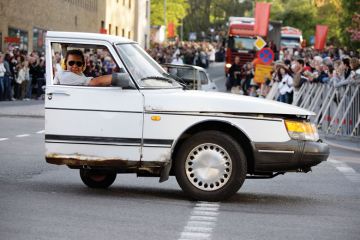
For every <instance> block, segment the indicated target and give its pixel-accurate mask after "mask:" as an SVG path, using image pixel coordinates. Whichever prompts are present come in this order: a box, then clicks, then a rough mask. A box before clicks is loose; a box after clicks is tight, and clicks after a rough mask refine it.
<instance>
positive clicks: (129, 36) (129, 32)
mask: <svg viewBox="0 0 360 240" xmlns="http://www.w3.org/2000/svg"><path fill="white" fill-rule="evenodd" d="M130 38H131V31H128V39H130Z"/></svg>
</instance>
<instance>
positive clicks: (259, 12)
mask: <svg viewBox="0 0 360 240" xmlns="http://www.w3.org/2000/svg"><path fill="white" fill-rule="evenodd" d="M270 7H271V3H264V2H257V3H256V7H255V34H256V35H258V36H262V37H266V36H267V34H268V30H269V18H270Z"/></svg>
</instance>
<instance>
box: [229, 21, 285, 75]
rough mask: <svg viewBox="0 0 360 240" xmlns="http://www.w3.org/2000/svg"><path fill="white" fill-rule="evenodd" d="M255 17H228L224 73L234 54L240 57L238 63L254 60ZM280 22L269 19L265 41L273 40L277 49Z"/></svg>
mask: <svg viewBox="0 0 360 240" xmlns="http://www.w3.org/2000/svg"><path fill="white" fill-rule="evenodd" d="M254 27H255V19H254V18H249V17H230V18H229V30H228V38H227V39H226V53H225V61H226V62H225V74H227V73H228V70H229V68H230V67H231V65H232V64H233V62H234V59H235V56H239V57H240V64H242V65H243V64H244V63H246V62H251V61H253V60H254V58H255V55H256V51H257V49H256V48H255V46H254V42H255V40H256V35H255V31H254ZM280 39H281V22H278V21H270V23H269V32H268V35H267V37H266V39H265V40H266V41H268V42H269V41H273V42H274V44H275V45H276V47H277V49H279V47H280Z"/></svg>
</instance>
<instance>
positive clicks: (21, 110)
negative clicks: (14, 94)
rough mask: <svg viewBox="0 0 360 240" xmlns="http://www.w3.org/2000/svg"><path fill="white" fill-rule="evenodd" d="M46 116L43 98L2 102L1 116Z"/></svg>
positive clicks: (0, 107) (0, 106) (0, 104)
mask: <svg viewBox="0 0 360 240" xmlns="http://www.w3.org/2000/svg"><path fill="white" fill-rule="evenodd" d="M44 116H45V110H44V101H43V100H30V101H11V102H8V101H4V102H3V101H2V102H0V117H34V118H44Z"/></svg>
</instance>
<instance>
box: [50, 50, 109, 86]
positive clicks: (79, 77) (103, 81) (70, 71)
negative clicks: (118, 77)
mask: <svg viewBox="0 0 360 240" xmlns="http://www.w3.org/2000/svg"><path fill="white" fill-rule="evenodd" d="M64 63H65V69H64V71H61V72H60V73H58V74H57V75H56V76H55V82H56V83H58V84H61V85H82V86H84V85H85V86H86V85H88V86H110V85H111V81H112V75H104V76H100V77H96V78H92V77H86V76H85V75H84V73H83V72H84V71H85V69H86V64H85V57H84V54H83V52H82V51H81V50H78V49H74V50H69V51H67V52H66V55H65V62H64Z"/></svg>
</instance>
